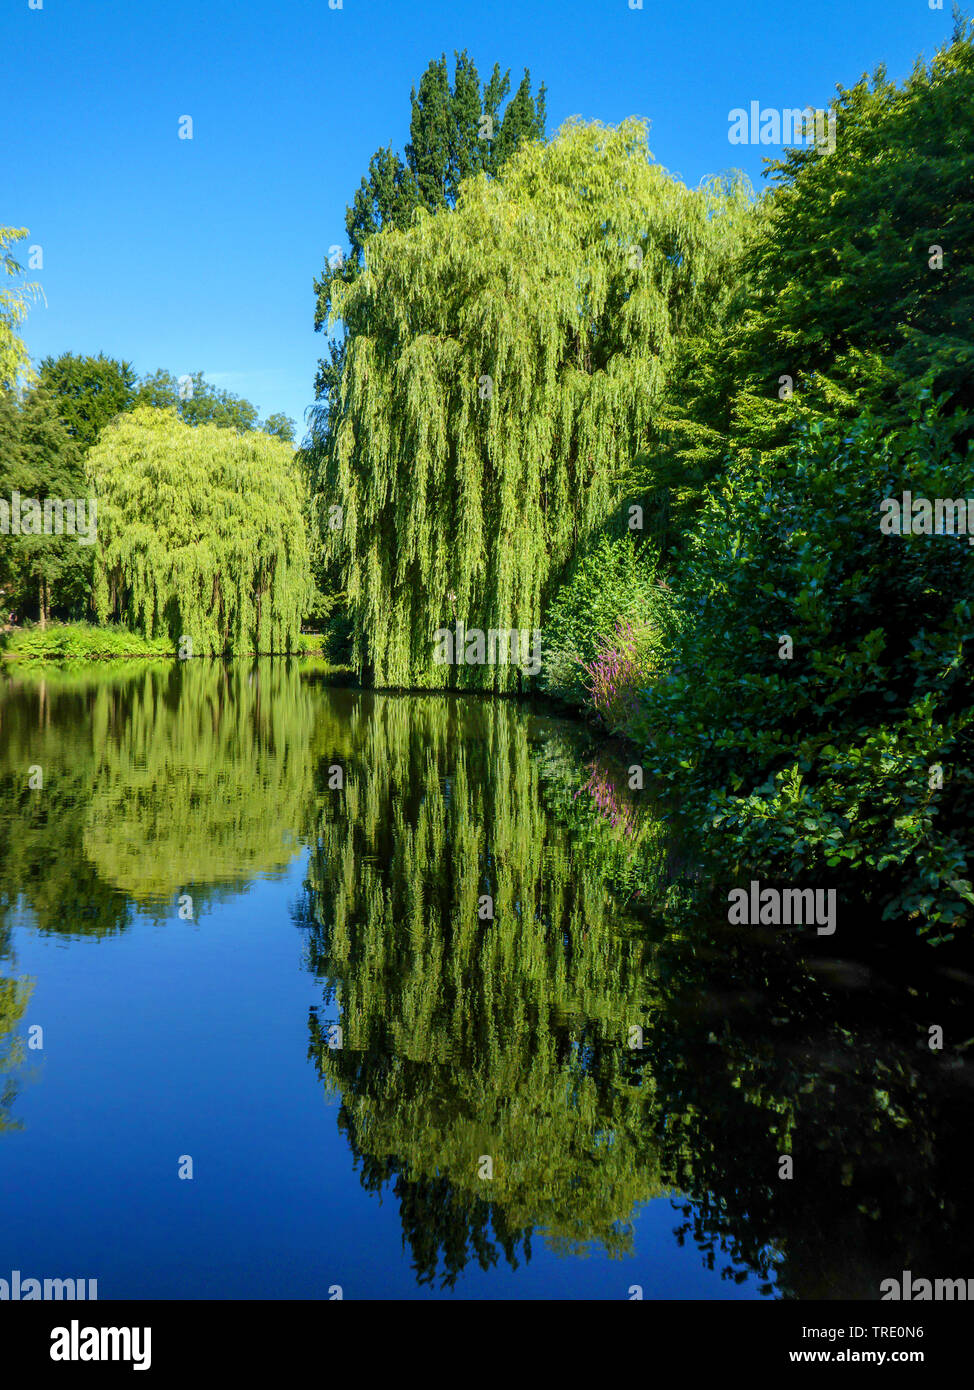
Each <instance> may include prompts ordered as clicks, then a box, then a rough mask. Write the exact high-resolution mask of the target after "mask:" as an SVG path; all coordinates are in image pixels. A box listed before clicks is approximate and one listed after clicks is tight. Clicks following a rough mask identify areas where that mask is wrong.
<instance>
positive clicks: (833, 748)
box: [0, 15, 974, 944]
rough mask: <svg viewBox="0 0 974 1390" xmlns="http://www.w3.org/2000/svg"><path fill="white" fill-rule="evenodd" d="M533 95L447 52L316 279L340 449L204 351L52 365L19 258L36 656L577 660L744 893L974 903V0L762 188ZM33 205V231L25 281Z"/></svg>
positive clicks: (516, 675)
mask: <svg viewBox="0 0 974 1390" xmlns="http://www.w3.org/2000/svg"><path fill="white" fill-rule="evenodd" d="M508 90H509V74H508V76H504V77H502V75H501V72H500V69H499V68H495V69H494V73H493V75H492V77H491V79H490V81H489V82H488V83H486V84H483V87H481V83H480V79H479V76H478V74H477V71H476V69H475V68H474V66H473V64H472V62H471V61H470V59H469V58H468V56H467V55H466V53H464V54H458V55H456V67H455V73H454V78H453V86H452V89H451V84H450V78H449V73H448V71H447V66H446V59H445V57H444V58H442V59H441V60H438V61H435V62H433V63H431V64H430V66H429V68H428V69H427V71H426V73H425V74H424V75H423V77H422V79H421V81H420V84H419V88H418V92H414V93H413V97H412V107H413V109H412V120H411V123H410V135H411V140H410V143H409V144H408V145H407V146H406V148H405V153H404V155H402V156H400V155H398V154H396V153H394V151H393V149H392V147H391V146H390V147H388V148H385V149H383V150H381V151H378V152H377V153H376V155H375V156H373V159H372V161H371V163H370V165H369V169H368V173H367V175H366V177H365V178H363V180H362V184H361V186H360V188H359V190H358V192H357V193H356V195H355V198H354V201H353V203H352V204H351V205H350V206H349V208H348V210H347V216H346V230H347V233H348V240H349V247H350V250H349V252H348V254H347V255H346V254H344V253H339V254H335V252H336V248H331V251H330V252H329V256H328V259H327V262H326V264H325V266H324V269H323V271H322V274H321V276H320V278H318V279H316V280H315V282H314V291H315V295H316V308H315V327H316V328H318V329H320V330H323V331H326V332H328V333H332V334H335V335H336V336H333V337H331V339H330V342H329V345H328V352H329V357H327V358H325V359H323V360H322V361H321V363H320V364H319V373H318V377H317V379H316V383H315V390H316V404H315V406H314V408H313V409H312V411H311V412H310V415H309V424H308V432H307V435H306V437H305V439H304V441H303V442H302V445H301V447H300V448H297V449H295V448H294V447H293V432H292V433H289V429H288V422H286V421H285V422H282V421H281V420H280V419H278V418H277V417H269V419H268V421H266V422H265V423H264V425H260V424H259V422H258V419H257V412H256V410H255V409H254V408H253V407H252V406H249V405H248V403H247V402H242V401H239V400H237V399H236V398H229V397H226V396H225V393H224V395H223V396H221V395H220V393H214V392H213V391H212V389H211V388H208V387H207V385H206V383H205V379H204V378H203V377H202V375H201V374H199V373H197V374H196V375H195V376H194V377H191V378H186V381H187V382H188V383H189V385H188V387H187V389H186V392H185V394H184V391H183V386H182V384H180V383H176V382H174V381H173V380H172V378H170V377H168V375H167V374H165V373H157V374H156V376H155V378H146V379H144V380H143V381H142V382H141V383H140V382H139V381H138V379H137V378H136V376H135V373H134V370H133V369H132V368H131V366H130V365H129V364H127V363H120V362H115V361H114V360H111V359H106V358H104V357H99V358H89V359H85V358H78V357H74V356H73V355H72V354H70V353H67V354H65V355H64V356H63V357H61V358H59V359H56V360H55V359H51V358H48V359H46V360H45V361H44V362H43V363H41V364H40V367H39V370H37V371H35V370H34V369H33V367H32V365H31V363H30V359H29V355H28V354H27V352H26V348H25V347H24V345H23V344H22V343H21V342H20V340H19V338H18V337H17V336H16V334H15V333H14V331H13V327H12V325H16V323H17V322H18V321H19V318H21V317H22V316H23V312H24V311H25V305H26V301H27V298H29V297H30V294H31V293H32V292H33V291H34V290H35V289H36V287H31V286H27V285H24V286H21V287H20V289H19V290H14V291H13V292H11V291H7V302H8V304H13V306H14V307H13V310H9V309H8V311H7V322H6V324H5V323H4V320H3V316H2V314H0V349H2V352H0V361H2V362H6V363H7V368H6V379H5V381H0V386H2V387H3V388H4V389H2V390H0V460H2V463H0V496H9V497H10V499H11V505H10V508H8V511H9V512H10V524H11V531H10V534H9V537H8V536H4V544H3V546H2V548H0V624H3V623H5V622H7V623H13V622H14V621H16V622H17V623H19V624H21V626H20V627H19V628H18V629H16V630H15V631H13V632H11V633H10V634H8V636H7V637H6V638H5V639H4V641H3V643H2V654H3V660H4V662H8V663H14V662H16V661H20V660H30V659H35V660H39V661H41V660H65V659H72V658H78V659H85V660H92V661H95V660H97V661H103V660H108V659H113V658H115V657H119V658H123V657H127V658H136V659H142V658H144V659H156V658H162V657H166V656H168V657H194V656H200V655H203V654H204V653H205V654H222V655H224V656H235V655H238V656H246V655H249V654H253V653H256V652H268V653H270V652H275V651H277V652H281V653H288V652H290V653H292V654H294V655H300V656H302V657H304V656H307V657H308V658H309V659H310V658H319V659H321V660H322V661H323V662H324V663H325V664H328V663H332V666H333V669H334V670H337V671H343V672H349V673H350V674H352V675H353V676H354V678H355V680H356V681H357V682H358V683H359V685H360V686H361V687H362V688H363V689H368V690H383V691H390V690H397V691H402V692H427V693H433V692H445V691H448V690H449V691H458V692H462V693H465V694H466V693H469V694H478V695H484V696H501V695H521V694H532V693H534V694H538V695H541V696H544V697H547V698H548V699H551V700H554V701H557V702H560V703H561V704H562V705H563V706H564V707H565V708H566V709H569V710H572V711H574V712H575V713H576V714H578V715H580V716H581V717H583V718H584V719H586V720H588V721H590V722H594V723H595V724H596V725H598V726H599V728H601V729H602V730H604V732H605V733H606V734H607V735H610V736H615V737H618V738H621V739H625V740H627V741H628V744H629V745H630V746H631V747H633V748H634V749H635V750H636V752H635V753H634V755H633V758H632V762H633V765H634V766H633V767H632V768H631V769H630V773H631V775H633V776H635V777H636V778H637V780H636V781H633V782H632V783H631V785H632V786H634V787H637V788H638V789H640V790H641V789H642V788H643V787H645V788H646V789H647V790H646V794H647V797H648V796H649V795H650V788H652V795H654V796H656V797H657V798H659V799H661V800H663V801H664V802H665V803H666V804H668V805H669V806H670V807H672V808H673V810H672V813H671V814H672V815H673V816H674V817H675V816H676V814H677V811H678V812H679V815H680V817H681V818H682V819H683V820H684V821H685V822H686V823H687V824H688V825H690V826H691V827H692V828H693V831H694V833H695V835H696V837H697V840H698V842H699V851H700V857H701V860H702V861H703V860H706V861H707V862H709V863H711V864H714V865H717V866H719V872H720V874H721V876H722V878H723V880H724V881H725V884H726V887H727V888H737V889H740V887H741V884H742V883H747V882H749V881H752V880H753V881H760V882H761V883H767V884H770V885H773V886H775V890H776V891H777V888H778V887H785V888H789V889H791V888H794V889H798V888H803V889H804V888H809V889H815V890H820V891H821V892H823V893H833V892H834V893H835V894H836V895H837V898H838V901H839V902H840V904H841V903H843V902H844V903H845V904H847V905H851V904H857V905H859V907H861V908H863V909H864V910H863V912H861V913H860V920H861V921H866V920H868V921H869V922H871V923H873V924H874V925H872V926H870V927H868V928H866V927H864V926H862V927H859V926H857V927H853V928H851V931H852V933H862V934H865V933H867V932H868V933H872V934H875V933H877V932H878V933H880V934H881V933H883V932H885V931H887V930H888V931H889V932H890V933H893V932H895V931H898V930H899V929H900V927H901V926H902V924H903V923H904V922H905V923H908V924H909V927H910V930H911V931H913V932H915V933H916V935H918V936H921V937H925V939H926V940H927V941H928V942H929V943H931V944H942V943H944V942H948V941H951V940H953V939H954V937H955V935H956V934H957V933H959V932H962V931H963V932H969V929H970V926H971V923H972V918H974V882H972V880H974V865H972V854H974V850H972V847H971V835H970V829H971V825H972V824H974V673H972V666H971V641H972V639H971V632H972V615H974V599H972V594H974V574H972V570H974V551H972V549H971V547H970V546H969V545H968V537H967V536H966V534H964V529H963V527H960V528H958V519H959V518H962V517H963V511H962V510H961V509H962V508H963V505H964V504H963V503H960V502H955V501H953V500H952V499H960V498H966V497H968V496H970V495H972V494H974V413H972V412H971V409H970V402H971V401H972V400H974V331H972V321H974V223H972V220H971V217H970V201H969V190H970V187H971V181H972V179H974V23H972V22H971V21H970V20H969V19H965V18H963V17H962V16H960V15H958V17H957V20H956V24H955V30H954V35H953V38H952V39H951V40H950V41H949V42H948V43H945V44H944V46H943V47H942V48H941V49H940V50H938V52H937V53H936V54H935V55H934V57H933V58H932V60H930V61H929V62H924V61H923V60H918V61H917V63H916V65H915V67H914V69H913V71H912V72H911V73H910V74H909V75H908V76H907V77H906V79H905V80H904V81H903V82H901V83H900V84H896V83H894V82H892V81H891V80H890V79H889V77H888V75H887V74H886V72H885V70H883V69H882V68H880V69H877V71H876V72H875V73H874V74H873V75H872V77H868V76H865V75H864V76H863V77H862V79H861V80H860V81H858V82H857V83H856V84H855V85H854V86H852V87H850V88H846V89H843V88H839V89H837V95H836V98H835V101H834V104H833V105H832V106H831V107H830V111H831V112H832V122H833V123H832V127H831V135H830V139H829V141H828V142H827V144H825V145H823V144H822V143H821V142H820V141H817V140H816V139H814V138H810V139H809V140H808V142H807V143H805V144H804V145H802V144H800V143H799V144H797V145H796V146H795V147H793V148H786V149H783V150H782V153H781V157H780V158H778V159H775V160H772V161H769V162H768V167H767V169H766V171H765V173H766V176H767V186H766V187H765V188H763V189H762V191H761V192H760V193H755V191H754V190H753V189H752V188H751V186H750V184H749V182H748V180H747V179H746V178H745V177H744V175H742V174H740V173H739V172H737V171H730V172H725V173H722V174H719V175H716V176H714V177H711V178H709V179H706V180H704V181H702V182H701V184H700V185H699V186H698V187H696V188H689V187H687V186H686V185H685V184H684V183H683V182H682V181H681V180H680V179H678V178H676V177H674V176H673V175H671V174H670V173H669V172H668V171H667V170H666V169H665V168H663V167H662V166H661V165H659V164H658V163H657V162H656V160H655V158H654V156H653V154H652V152H651V150H650V147H649V127H648V123H647V122H646V121H644V120H642V119H637V118H629V119H627V120H624V121H622V122H620V123H619V124H618V125H616V126H607V125H605V124H603V123H601V122H598V121H583V120H581V119H578V118H573V119H571V120H569V121H567V122H565V124H564V125H562V127H561V128H560V129H559V130H558V131H557V132H556V133H555V134H554V135H553V136H552V137H551V138H549V137H548V135H547V132H546V130H545V102H544V87H543V85H542V86H541V87H540V88H539V89H538V91H537V92H536V93H534V94H533V93H532V87H531V81H530V75H529V74H528V73H527V72H525V76H524V80H523V81H522V83H521V85H520V86H519V88H518V89H517V91H516V93H515V94H514V95H513V96H512V97H511V100H510V101H509V102H508V103H507V106H506V108H505V109H504V110H503V114H502V106H503V103H504V100H505V98H506V96H507V94H508ZM458 93H460V94H462V97H463V99H462V100H460V99H458ZM484 121H487V123H488V125H489V126H490V127H491V128H492V129H493V130H494V131H495V134H496V139H494V140H485V139H484V138H482V127H483V122H484ZM444 130H446V131H447V132H448V134H449V138H445V137H444ZM918 170H930V171H934V172H933V173H931V174H930V176H929V177H928V176H927V175H926V174H925V175H924V176H923V177H920V176H918V172H917V171H918ZM26 235H27V232H26V230H25V229H16V228H15V229H10V228H6V229H3V228H0V250H2V251H4V253H5V258H4V265H5V267H6V270H7V272H8V274H10V275H16V274H17V273H19V271H20V267H19V266H18V265H17V263H16V262H15V261H14V260H13V258H12V257H11V256H10V254H9V253H8V252H7V250H6V248H7V247H9V246H11V245H13V244H14V243H16V242H17V241H19V240H21V239H22V238H23V237H25V236H26ZM11 293H12V294H13V298H11ZM18 294H19V295H20V299H19V300H18V299H17V295H18ZM3 335H5V338H4V337H3ZM11 366H12V368H13V370H11ZM181 382H182V379H181ZM177 388H178V389H177ZM57 496H59V497H61V498H75V499H80V498H84V497H86V496H87V497H89V498H90V499H91V501H92V504H93V505H95V504H96V510H97V518H98V522H97V539H96V542H95V544H93V545H88V544H78V543H77V538H76V537H72V536H70V535H63V534H57V535H47V534H44V535H41V534H39V533H38V529H37V528H38V523H37V521H36V515H35V514H32V513H31V512H30V511H29V510H28V511H27V512H24V511H23V505H24V504H23V502H22V501H21V499H27V501H28V502H29V501H31V500H32V499H34V500H33V506H34V508H35V513H36V514H37V515H39V514H40V502H39V500H38V499H41V498H43V497H57ZM907 496H910V497H912V498H913V499H915V500H914V501H913V508H914V512H916V508H917V507H918V506H919V508H920V515H919V517H916V516H913V517H910V518H907V520H908V522H909V524H908V525H905V526H901V527H900V528H899V530H896V531H892V530H891V528H890V527H889V526H888V525H884V524H883V522H884V520H885V517H884V509H885V508H886V507H887V505H888V502H889V499H891V498H898V497H904V498H906V497H907ZM14 499H17V505H16V508H15V507H14ZM945 499H947V500H946V501H945ZM15 513H16V515H15ZM93 514H94V511H93V512H92V515H93ZM937 517H939V518H941V520H942V521H943V525H942V527H941V528H940V529H939V530H938V529H937V528H936V527H934V526H933V525H932V523H931V522H930V518H937ZM948 517H949V518H950V519H951V524H950V526H948V525H947V518H948ZM915 521H916V522H918V523H919V524H914V522H915ZM14 523H16V524H14ZM92 616H95V617H96V618H97V623H96V624H95V625H92V624H91V623H90V622H89V621H87V620H88V619H90V618H91V617H92ZM25 618H26V619H28V620H35V619H36V626H32V627H25V626H23V624H24V620H25ZM304 628H311V629H313V630H314V631H315V632H316V633H317V634H319V635H318V636H315V637H312V636H311V635H309V634H308V633H303V632H302V629H304ZM451 633H456V642H455V644H454V643H453V642H452V638H451V640H450V642H449V643H447V644H446V645H444V643H442V642H441V643H439V644H438V643H437V642H436V640H435V639H436V635H437V634H441V635H442V634H446V635H447V636H449V635H450V634H451ZM461 633H464V634H466V639H467V640H466V643H465V644H464V642H462V641H461V636H460V634H461ZM485 634H486V635H487V638H486V640H485ZM516 634H530V638H531V641H530V645H529V647H528V648H527V650H528V651H529V653H530V663H527V662H526V661H525V659H524V658H525V650H526V647H525V644H524V643H521V644H520V646H519V645H518V644H517V643H516V642H515V641H514V640H513V639H514V638H515V635H516ZM508 644H509V645H508ZM495 648H499V649H500V650H501V651H505V650H510V651H511V653H512V657H513V654H514V653H517V652H519V653H520V656H519V657H518V658H517V659H510V660H508V659H506V658H505V659H504V660H503V661H495V660H494V654H495ZM485 651H487V652H488V653H489V654H488V656H487V657H485V655H484V652H485ZM851 915H852V913H851V911H850V913H849V916H851ZM840 920H848V917H846V918H841V919H840ZM876 923H878V924H879V925H878V926H876V925H875V924H876ZM961 939H962V940H963V939H964V938H963V937H962V938H961Z"/></svg>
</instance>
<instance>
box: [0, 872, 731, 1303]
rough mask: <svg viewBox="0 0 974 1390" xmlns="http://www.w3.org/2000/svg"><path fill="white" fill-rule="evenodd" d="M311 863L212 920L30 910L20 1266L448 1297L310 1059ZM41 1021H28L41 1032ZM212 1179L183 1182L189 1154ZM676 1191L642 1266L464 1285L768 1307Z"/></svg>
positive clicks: (550, 1268)
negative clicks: (354, 1150)
mask: <svg viewBox="0 0 974 1390" xmlns="http://www.w3.org/2000/svg"><path fill="white" fill-rule="evenodd" d="M305 862H306V860H305V856H304V855H301V856H300V857H299V858H298V859H296V860H295V861H294V863H293V864H292V865H291V867H290V869H289V870H288V872H287V873H286V874H285V875H284V876H282V877H281V878H279V879H277V880H270V879H263V880H258V881H257V882H256V883H254V884H253V885H252V887H251V888H250V889H249V890H248V891H247V892H246V893H245V894H242V895H237V896H232V897H230V898H228V899H227V900H226V901H223V902H219V903H216V904H214V905H213V906H212V908H211V909H210V910H209V911H208V912H207V914H206V916H205V917H204V918H203V919H202V920H201V921H198V922H183V921H179V920H178V918H177V917H176V909H175V905H174V907H173V913H172V918H171V920H169V921H166V922H165V923H163V924H161V925H158V926H156V925H154V924H153V923H152V922H150V921H149V920H148V919H147V918H145V917H136V919H135V921H134V923H133V925H132V926H131V927H130V928H129V929H128V930H127V931H126V932H123V933H122V934H120V935H117V936H114V937H112V938H107V939H105V940H102V941H94V940H80V941H65V940H64V939H63V938H58V937H55V936H53V935H46V936H45V935H41V934H39V933H37V932H35V931H34V930H32V929H31V928H30V927H29V926H27V925H26V924H24V923H23V922H21V923H20V924H19V925H17V926H16V927H15V929H14V933H13V936H14V940H13V948H14V951H15V953H16V960H17V972H18V974H28V975H31V976H33V977H34V978H35V980H36V982H37V984H36V989H35V993H34V997H33V999H32V1000H31V1003H30V1004H29V1006H28V1009H27V1014H26V1016H25V1019H24V1024H23V1028H26V1027H27V1026H29V1024H31V1023H42V1024H43V1025H44V1030H45V1049H44V1052H43V1054H40V1056H41V1057H42V1059H43V1066H42V1068H40V1069H39V1071H38V1073H37V1075H36V1076H35V1077H33V1078H32V1080H31V1084H30V1085H28V1086H26V1087H25V1089H24V1090H23V1091H22V1092H21V1094H20V1096H19V1097H18V1099H17V1101H16V1103H15V1111H16V1115H17V1118H19V1119H21V1120H22V1121H23V1123H24V1129H23V1131H22V1132H20V1133H18V1134H15V1135H9V1136H6V1137H5V1139H4V1140H3V1141H2V1142H0V1192H6V1193H11V1192H17V1193H19V1194H21V1195H20V1196H19V1197H18V1200H17V1202H15V1203H4V1204H3V1211H2V1216H3V1220H2V1225H0V1273H2V1271H3V1270H4V1269H7V1270H9V1269H20V1270H21V1271H22V1272H23V1273H24V1276H25V1277H26V1276H27V1274H32V1275H41V1276H44V1275H47V1276H54V1275H60V1274H64V1273H74V1274H76V1275H77V1276H78V1277H80V1276H81V1275H82V1274H84V1275H85V1276H86V1277H92V1278H97V1279H98V1287H99V1294H100V1296H101V1297H103V1298H111V1297H128V1296H133V1297H146V1298H149V1297H159V1298H173V1297H181V1296H182V1297H213V1298H254V1297H256V1298H261V1297H265V1298H267V1297H270V1298H273V1297H292V1298H296V1297H316V1298H327V1297H328V1287H329V1286H330V1285H332V1284H336V1283H338V1284H341V1285H342V1286H343V1289H344V1291H345V1295H346V1297H348V1298H354V1297H360V1298H363V1297H379V1298H412V1297H424V1298H425V1297H428V1296H430V1295H429V1291H428V1290H426V1289H420V1288H419V1287H418V1286H417V1284H416V1281H415V1277H414V1275H413V1273H412V1270H411V1268H410V1257H409V1255H408V1253H406V1254H404V1253H403V1250H402V1233H401V1226H400V1221H399V1214H398V1203H397V1201H396V1200H395V1198H394V1197H393V1196H391V1195H390V1194H389V1193H388V1192H386V1194H385V1195H384V1196H383V1199H382V1201H381V1202H380V1201H379V1200H378V1199H377V1198H376V1197H375V1196H370V1195H369V1194H368V1193H366V1192H365V1191H364V1189H363V1188H362V1186H361V1184H360V1181H359V1177H358V1174H357V1173H356V1172H355V1171H354V1170H353V1167H352V1162H351V1158H350V1154H349V1150H348V1146H347V1143H346V1140H345V1138H344V1136H343V1135H342V1134H340V1133H339V1131H338V1129H337V1126H336V1116H337V1111H336V1108H335V1105H334V1103H331V1104H329V1103H328V1096H327V1094H326V1092H325V1089H324V1088H323V1086H322V1084H321V1082H320V1081H319V1080H318V1078H317V1076H316V1074H315V1070H314V1067H313V1065H312V1064H311V1063H310V1062H309V1060H308V1012H309V1009H310V1008H313V1007H317V1008H319V1009H320V1010H321V1016H322V1017H324V1016H325V1015H326V1014H327V1015H328V1016H331V1015H332V1013H333V1006H331V1007H329V1008H322V991H321V986H320V984H316V982H315V981H314V979H313V978H312V976H311V975H310V974H309V973H308V971H307V970H306V969H305V968H304V966H303V953H304V948H303V938H302V935H301V933H300V932H298V931H297V930H296V929H295V927H294V925H293V922H292V920H291V915H290V909H291V906H292V905H293V904H294V903H295V902H296V901H297V899H298V898H299V896H300V892H301V885H302V882H303V879H304V874H305ZM21 1031H23V1030H21ZM182 1154H190V1155H191V1156H192V1157H193V1161H194V1167H195V1177H194V1179H193V1180H192V1181H191V1182H185V1181H183V1182H181V1181H179V1180H178V1179H177V1177H176V1170H177V1163H178V1160H179V1157H180V1155H182ZM679 1222H680V1216H679V1213H677V1212H676V1211H675V1210H674V1209H673V1207H672V1206H671V1204H670V1202H669V1200H668V1199H665V1198H663V1199H658V1200H656V1201H651V1202H649V1203H647V1204H646V1205H645V1206H644V1207H642V1208H641V1209H640V1210H638V1211H637V1212H636V1213H635V1217H634V1224H635V1233H636V1234H635V1249H636V1254H635V1256H634V1257H633V1258H631V1259H626V1260H610V1259H609V1258H608V1257H607V1256H605V1255H601V1254H591V1255H588V1256H586V1257H585V1258H577V1257H573V1256H559V1255H556V1254H554V1253H553V1252H552V1251H549V1250H547V1249H546V1248H545V1245H544V1241H543V1238H542V1236H541V1233H540V1232H539V1233H538V1234H537V1236H536V1237H535V1238H534V1239H533V1241H532V1249H533V1254H532V1259H531V1261H530V1263H529V1264H527V1265H524V1264H522V1265H521V1267H520V1268H519V1269H517V1270H511V1269H510V1268H509V1267H508V1266H507V1265H506V1264H505V1263H504V1260H503V1256H501V1257H500V1264H499V1266H498V1267H497V1268H495V1269H494V1270H493V1271H490V1272H488V1273H483V1272H482V1271H481V1270H480V1269H479V1268H478V1267H473V1268H471V1267H468V1269H467V1271H466V1272H465V1273H464V1274H463V1275H461V1276H460V1278H459V1280H458V1284H457V1293H456V1295H454V1296H457V1297H467V1298H470V1297H474V1298H503V1297H512V1298H565V1299H573V1298H585V1297H591V1298H607V1299H619V1300H625V1299H628V1298H629V1292H628V1290H629V1288H630V1286H631V1285H633V1284H639V1285H641V1286H642V1289H643V1296H644V1298H647V1299H651V1298H697V1299H700V1298H748V1297H756V1296H757V1284H756V1281H753V1280H749V1281H748V1282H747V1283H746V1284H742V1285H735V1284H733V1283H732V1282H730V1281H728V1280H723V1281H722V1280H721V1279H720V1276H719V1272H714V1273H711V1272H710V1271H708V1270H707V1269H706V1268H705V1266H704V1264H703V1262H702V1260H701V1257H700V1254H699V1252H698V1251H697V1250H696V1249H695V1248H693V1247H692V1246H691V1247H690V1248H684V1249H682V1250H681V1249H680V1248H679V1247H678V1246H677V1244H676V1241H675V1240H674V1238H673V1234H672V1233H673V1230H674V1227H675V1226H677V1225H678V1224H679Z"/></svg>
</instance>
